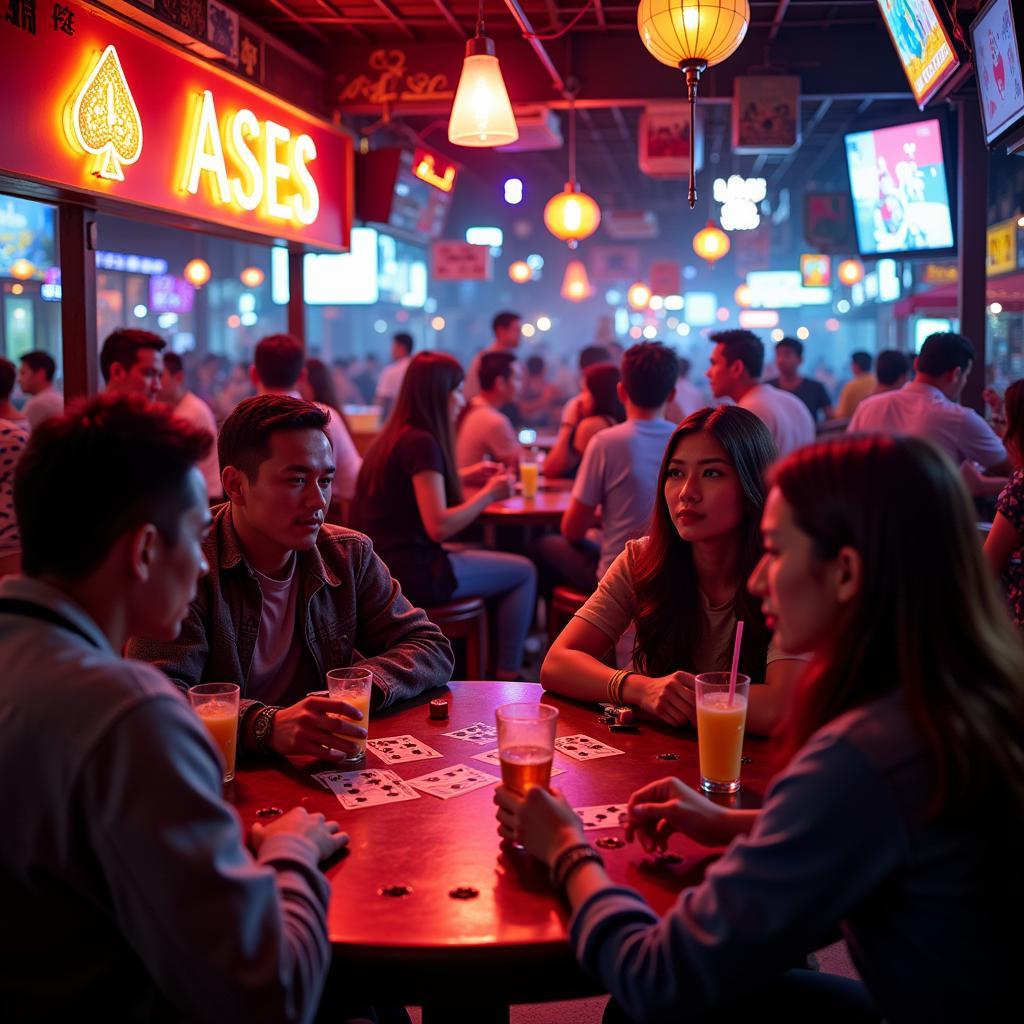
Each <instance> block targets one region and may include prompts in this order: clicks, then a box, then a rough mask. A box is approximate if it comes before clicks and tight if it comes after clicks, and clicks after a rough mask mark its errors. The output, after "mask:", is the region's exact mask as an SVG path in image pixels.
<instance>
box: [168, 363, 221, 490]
mask: <svg viewBox="0 0 1024 1024" xmlns="http://www.w3.org/2000/svg"><path fill="white" fill-rule="evenodd" d="M160 400H161V401H162V402H166V403H167V404H168V405H172V406H174V414H175V416H180V417H181V418H182V419H183V420H186V421H187V422H188V423H191V424H192V426H194V427H198V428H199V429H200V430H205V431H206V432H207V433H208V434H210V435H211V436H212V437H213V439H214V441H216V439H217V421H216V420H215V419H214V417H213V410H212V409H211V408H210V407H209V406H208V405H207V404H206V403H205V402H204V401H203V400H202V399H201V398H198V397H196V396H195V395H194V394H192V392H191V391H189V389H188V388H187V387H185V364H184V362H183V361H182V358H181V356H180V355H178V353H177V352H165V353H164V375H163V386H162V387H161V388H160ZM199 472H200V473H202V474H203V479H204V480H205V481H206V494H207V497H208V498H209V499H210V501H211V502H214V501H221V500H223V498H224V485H223V484H222V483H221V482H220V463H219V462H218V461H217V445H216V444H214V446H213V447H212V448H211V449H210V452H209V454H208V455H206V456H205V457H204V458H203V459H201V460H200V461H199Z"/></svg>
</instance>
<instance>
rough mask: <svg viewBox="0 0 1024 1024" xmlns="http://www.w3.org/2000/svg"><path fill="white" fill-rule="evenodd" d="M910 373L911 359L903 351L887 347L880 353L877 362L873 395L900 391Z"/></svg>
mask: <svg viewBox="0 0 1024 1024" xmlns="http://www.w3.org/2000/svg"><path fill="white" fill-rule="evenodd" d="M909 373H910V361H909V360H908V359H907V357H906V356H905V355H904V354H903V353H902V352H897V351H896V350H895V349H892V348H887V349H886V350H885V351H884V352H879V353H878V359H877V361H876V363H875V376H876V378H877V383H876V384H875V389H874V391H872V392H871V394H873V395H884V394H885V393H886V392H887V391H899V389H900V388H901V387H903V385H904V384H906V383H907V376H908V375H909Z"/></svg>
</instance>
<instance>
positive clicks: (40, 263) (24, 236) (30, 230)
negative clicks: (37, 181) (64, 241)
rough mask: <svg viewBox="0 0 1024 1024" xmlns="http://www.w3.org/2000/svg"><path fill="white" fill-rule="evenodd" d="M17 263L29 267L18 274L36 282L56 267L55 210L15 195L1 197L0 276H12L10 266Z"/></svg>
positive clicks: (19, 269) (23, 268) (20, 269)
mask: <svg viewBox="0 0 1024 1024" xmlns="http://www.w3.org/2000/svg"><path fill="white" fill-rule="evenodd" d="M19 260H25V261H27V262H28V263H29V264H30V266H29V267H25V266H24V264H22V266H20V267H17V268H15V269H17V270H18V271H19V273H20V274H21V275H22V276H24V275H25V273H26V272H28V276H29V277H30V278H32V279H33V280H36V281H43V280H45V279H46V272H47V271H48V270H49V269H50V268H51V267H54V266H56V264H57V222H56V209H55V208H54V207H52V206H47V205H45V204H44V203H33V202H31V201H30V200H28V199H17V198H15V197H14V196H0V277H14V276H15V275H14V274H12V273H11V267H12V266H13V265H14V264H15V263H17V262H18V261H19Z"/></svg>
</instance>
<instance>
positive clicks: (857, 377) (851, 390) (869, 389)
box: [836, 352, 878, 420]
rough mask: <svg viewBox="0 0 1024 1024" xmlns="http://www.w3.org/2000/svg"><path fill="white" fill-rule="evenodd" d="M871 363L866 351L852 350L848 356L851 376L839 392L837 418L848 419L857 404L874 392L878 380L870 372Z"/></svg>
mask: <svg viewBox="0 0 1024 1024" xmlns="http://www.w3.org/2000/svg"><path fill="white" fill-rule="evenodd" d="M871 365H872V359H871V355H870V353H868V352H854V353H853V354H852V355H851V356H850V372H851V373H852V374H853V377H852V378H851V379H850V380H848V381H847V382H846V383H845V384H844V385H843V390H842V391H841V392H840V393H839V405H838V406H837V407H836V417H837V418H838V419H841V420H848V419H849V418H850V417H851V416H852V415H853V414H854V412H855V411H856V409H857V406H858V405H860V403H861V402H862V401H863V400H864V399H865V398H867V397H868V395H871V394H874V391H875V388H876V386H877V385H878V381H877V379H876V378H875V375H874V374H873V373H872V372H871Z"/></svg>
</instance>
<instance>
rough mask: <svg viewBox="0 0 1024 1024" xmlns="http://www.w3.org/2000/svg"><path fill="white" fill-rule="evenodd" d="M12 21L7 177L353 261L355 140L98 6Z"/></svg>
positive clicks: (5, 86)
mask: <svg viewBox="0 0 1024 1024" xmlns="http://www.w3.org/2000/svg"><path fill="white" fill-rule="evenodd" d="M65 8H66V10H67V12H68V16H69V18H70V19H72V20H71V22H70V23H71V24H73V26H74V32H73V34H68V33H67V32H66V31H63V30H60V31H58V26H57V23H56V21H54V22H53V24H52V26H51V20H50V19H47V20H46V21H45V22H39V23H38V25H37V26H36V31H34V32H28V31H26V30H24V29H23V28H21V27H20V26H19V25H17V24H13V23H11V22H10V21H9V20H6V19H5V20H0V52H3V53H4V60H3V61H0V93H2V95H4V96H6V97H7V98H8V100H7V102H6V103H5V105H4V136H5V137H4V146H3V147H2V149H0V171H2V172H4V173H6V174H8V175H12V176H15V177H19V178H26V179H32V180H35V181H38V182H42V183H44V184H49V185H56V186H60V187H62V188H65V189H72V190H74V191H77V192H83V193H88V194H91V195H94V196H96V197H98V198H99V199H101V200H103V199H109V200H116V201H117V202H118V203H124V204H130V205H137V206H143V207H149V208H152V209H157V210H163V211H167V212H170V213H173V214H177V215H179V216H184V217H188V218H190V219H194V220H197V221H208V222H212V223H216V224H218V225H221V226H223V227H227V228H231V229H234V230H238V231H244V232H247V233H253V234H259V235H264V236H269V237H272V238H281V239H289V240H292V241H296V242H303V243H306V244H308V245H309V246H310V247H315V248H322V249H345V248H347V247H348V233H349V228H350V226H351V217H352V214H351V207H352V201H351V194H352V143H351V140H350V139H349V138H348V136H346V135H345V134H344V133H342V132H340V131H338V130H337V129H336V128H334V127H333V126H331V125H329V124H327V123H326V122H325V121H322V120H320V119H319V118H316V117H314V116H313V115H311V114H308V113H306V112H305V111H302V110H300V109H298V108H297V107H294V106H292V105H291V104H288V103H285V102H282V101H281V100H279V99H277V98H275V97H273V96H271V95H270V94H269V93H266V92H264V91H263V90H262V89H259V88H258V87H255V86H252V85H250V84H248V83H247V82H245V81H243V80H241V79H239V78H238V77H236V76H235V75H231V74H229V73H227V72H224V71H221V70H220V69H219V68H217V67H214V66H212V65H209V64H207V63H205V62H203V61H201V60H199V59H198V58H195V57H193V56H191V55H189V54H186V53H183V52H181V51H179V50H176V49H173V48H171V47H169V46H167V45H165V44H163V43H160V42H158V41H157V40H155V39H153V37H151V36H149V35H147V34H144V33H143V32H141V31H140V30H139V29H137V28H135V27H134V26H132V25H129V24H126V23H124V22H121V21H118V20H116V19H115V18H112V17H111V16H110V15H107V14H105V13H103V12H102V11H100V10H98V9H96V8H95V7H92V6H87V5H85V4H83V3H75V2H73V0H72V2H70V3H69V4H67V5H62V9H65Z"/></svg>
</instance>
